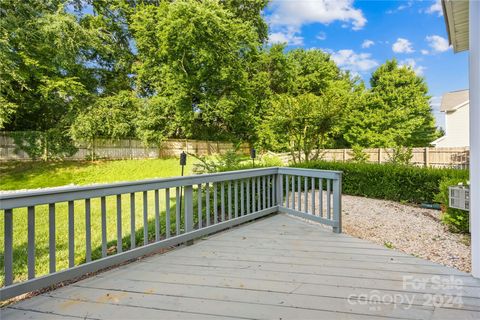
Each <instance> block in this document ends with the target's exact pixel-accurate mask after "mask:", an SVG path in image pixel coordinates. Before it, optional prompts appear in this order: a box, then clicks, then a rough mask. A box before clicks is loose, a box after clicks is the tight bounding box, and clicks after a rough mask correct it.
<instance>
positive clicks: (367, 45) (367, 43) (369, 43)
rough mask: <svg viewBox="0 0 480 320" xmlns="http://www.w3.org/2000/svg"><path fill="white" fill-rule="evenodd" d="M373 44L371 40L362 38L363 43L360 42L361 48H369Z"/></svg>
mask: <svg viewBox="0 0 480 320" xmlns="http://www.w3.org/2000/svg"><path fill="white" fill-rule="evenodd" d="M374 44H375V42H373V41H372V40H368V39H367V40H364V41H363V43H362V48H370V47H371V46H373V45H374Z"/></svg>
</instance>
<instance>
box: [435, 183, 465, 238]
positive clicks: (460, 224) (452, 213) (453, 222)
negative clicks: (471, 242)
mask: <svg viewBox="0 0 480 320" xmlns="http://www.w3.org/2000/svg"><path fill="white" fill-rule="evenodd" d="M459 183H463V184H467V179H466V178H444V179H442V181H440V191H439V192H438V193H437V195H436V196H435V201H437V202H440V203H441V204H442V212H443V214H442V221H443V223H445V224H446V225H447V226H448V229H449V230H450V231H452V232H460V233H468V232H469V230H468V226H469V220H468V218H469V214H468V211H465V210H459V209H454V208H450V207H449V206H448V187H449V186H454V185H457V184H459Z"/></svg>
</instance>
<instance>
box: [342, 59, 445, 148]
mask: <svg viewBox="0 0 480 320" xmlns="http://www.w3.org/2000/svg"><path fill="white" fill-rule="evenodd" d="M370 85H371V89H369V90H368V92H367V93H366V94H365V95H363V96H362V97H360V100H358V101H357V103H356V108H353V109H352V110H350V111H349V112H348V114H347V116H348V118H347V119H346V121H345V122H344V124H345V127H344V138H345V140H346V141H348V142H349V143H350V144H351V145H359V146H363V147H393V146H411V147H417V146H427V145H428V144H429V143H430V142H432V141H433V140H434V139H435V138H436V137H437V133H436V128H435V121H434V118H433V115H432V113H431V108H430V105H429V98H430V97H429V96H428V88H427V84H426V83H425V80H424V79H423V78H422V77H420V76H417V75H416V74H415V72H414V71H413V70H412V69H411V68H409V67H405V66H399V65H398V63H397V61H396V60H391V61H387V62H386V63H385V64H383V65H381V66H380V67H379V68H378V69H377V70H376V71H375V72H374V73H373V74H372V77H371V80H370Z"/></svg>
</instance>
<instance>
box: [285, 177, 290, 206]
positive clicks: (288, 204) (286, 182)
mask: <svg viewBox="0 0 480 320" xmlns="http://www.w3.org/2000/svg"><path fill="white" fill-rule="evenodd" d="M289 190H290V176H289V175H287V174H286V175H285V199H286V200H285V205H286V207H287V208H290V193H289Z"/></svg>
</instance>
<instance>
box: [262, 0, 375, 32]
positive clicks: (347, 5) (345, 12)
mask: <svg viewBox="0 0 480 320" xmlns="http://www.w3.org/2000/svg"><path fill="white" fill-rule="evenodd" d="M271 8H272V14H271V15H270V16H269V17H267V20H268V21H269V23H270V25H271V26H272V27H276V26H290V27H291V26H293V27H297V28H298V27H301V26H302V25H305V24H309V23H322V24H329V23H331V22H334V21H337V20H340V21H343V22H348V23H351V25H352V29H354V30H358V29H361V28H362V27H363V26H365V24H366V23H367V19H366V18H365V17H364V16H363V12H362V10H360V9H356V8H354V7H353V0H317V1H289V0H283V1H281V0H278V1H274V2H273V3H272V5H271Z"/></svg>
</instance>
